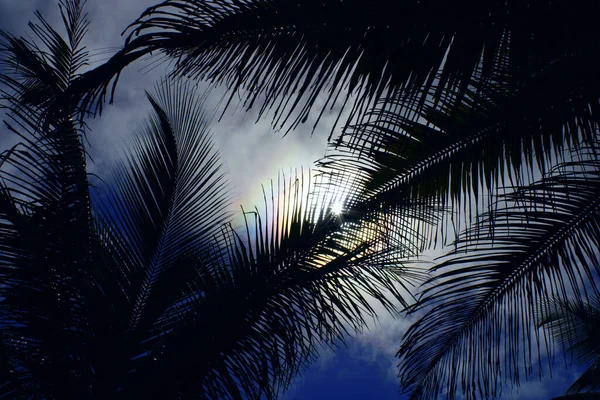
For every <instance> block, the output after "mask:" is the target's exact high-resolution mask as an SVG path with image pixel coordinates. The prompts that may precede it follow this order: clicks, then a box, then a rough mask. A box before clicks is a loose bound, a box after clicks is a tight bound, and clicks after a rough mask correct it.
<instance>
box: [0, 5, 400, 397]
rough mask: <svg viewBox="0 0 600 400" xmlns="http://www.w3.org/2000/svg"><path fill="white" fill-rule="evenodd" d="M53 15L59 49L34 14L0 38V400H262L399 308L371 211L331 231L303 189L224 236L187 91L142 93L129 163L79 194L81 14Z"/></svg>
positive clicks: (207, 145)
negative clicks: (147, 112)
mask: <svg viewBox="0 0 600 400" xmlns="http://www.w3.org/2000/svg"><path fill="white" fill-rule="evenodd" d="M60 5H61V11H62V16H63V20H64V22H65V28H66V32H67V39H66V40H64V39H63V38H62V37H61V35H60V34H59V33H58V32H57V31H55V30H54V29H53V28H52V27H51V26H50V25H49V24H48V23H47V22H46V21H45V20H44V19H43V17H42V16H41V15H38V19H39V22H38V23H37V24H32V25H31V27H32V29H33V32H34V34H35V36H36V37H37V39H38V40H39V43H41V44H39V45H38V44H37V43H36V42H35V41H32V40H26V39H23V38H16V37H13V36H11V35H9V34H4V35H3V42H2V54H3V55H4V58H3V59H2V60H3V62H4V65H3V67H4V70H3V73H2V74H1V75H0V82H1V84H2V85H3V92H2V93H3V100H4V104H5V105H6V107H7V109H8V111H9V114H8V116H9V121H8V122H7V123H6V127H7V129H8V131H10V132H12V133H14V134H15V135H16V137H17V138H18V140H19V143H18V144H16V145H15V146H13V147H12V148H10V149H9V150H7V151H5V152H4V153H3V154H2V169H1V171H0V173H1V176H2V180H1V181H0V184H1V187H0V201H1V204H2V206H1V207H0V213H1V218H0V224H1V228H2V230H1V235H0V243H1V246H2V251H1V252H0V260H1V262H0V277H1V285H0V299H1V301H0V310H1V311H0V312H1V315H2V317H1V319H0V321H1V322H0V352H1V354H2V360H3V361H2V366H1V367H0V396H1V397H7V398H48V399H52V398H55V399H62V398H73V397H76V398H120V397H121V398H161V399H162V398H245V397H247V398H260V397H266V398H274V397H276V396H277V394H278V393H279V392H280V391H281V390H283V389H285V387H286V386H287V385H288V384H289V382H290V380H291V378H292V377H293V376H294V374H295V373H296V372H298V371H299V370H300V369H302V368H303V367H305V366H306V365H307V363H309V362H310V361H311V360H312V359H314V357H316V355H317V354H318V352H319V350H320V349H321V348H322V347H323V346H334V345H335V344H336V343H338V342H339V340H344V339H345V338H346V337H347V336H348V335H349V334H351V333H353V332H356V331H359V330H360V329H362V328H363V327H364V326H365V323H366V322H365V321H366V319H367V318H373V317H375V311H374V308H373V303H372V300H371V299H373V298H374V299H375V300H376V301H378V302H380V303H381V304H382V305H383V306H384V307H385V308H386V309H387V310H389V311H390V312H392V313H397V312H398V307H399V304H400V305H402V304H404V305H406V304H407V303H406V301H405V300H404V298H403V294H402V293H401V291H400V290H399V288H398V287H397V282H398V281H403V280H406V279H409V278H411V276H412V275H411V274H410V270H409V269H408V268H407V267H405V266H404V265H403V264H402V263H401V262H399V260H402V259H404V258H405V256H406V254H407V252H409V251H411V248H410V247H409V246H407V245H406V243H405V241H403V240H401V239H400V238H399V237H398V236H396V235H394V236H393V237H386V236H385V235H386V233H387V232H386V231H385V230H382V229H380V228H379V227H378V226H377V225H376V224H374V223H373V222H372V221H371V220H370V219H369V217H367V216H361V218H360V219H359V218H355V217H353V216H352V215H350V214H349V215H348V216H347V217H346V219H345V222H344V224H342V223H341V221H340V217H338V216H336V215H334V214H332V213H331V212H330V211H329V205H328V204H326V203H322V202H317V201H316V200H311V199H312V198H311V197H309V194H308V191H304V190H305V189H303V187H304V186H303V184H302V182H298V181H296V182H294V181H291V182H290V183H282V184H281V185H280V186H279V187H278V188H277V189H276V190H275V189H272V190H271V193H270V195H271V199H272V201H271V202H270V204H269V202H268V201H267V196H266V195H265V211H263V212H262V213H259V212H258V211H257V212H255V213H246V214H245V218H246V219H247V222H246V233H245V234H241V233H238V232H237V231H236V230H234V229H233V228H231V226H230V225H228V224H227V221H228V213H227V205H228V195H227V185H226V182H225V178H224V176H223V174H222V173H221V172H220V162H219V157H218V153H217V152H216V151H215V149H214V148H213V146H212V144H211V140H210V135H209V134H208V132H207V130H206V128H205V125H204V123H203V119H202V112H201V105H200V104H199V102H198V101H197V97H196V96H194V94H193V91H192V89H191V86H187V85H186V84H181V83H168V82H167V83H164V84H163V85H161V86H160V87H159V88H158V89H157V90H156V91H155V92H156V93H155V94H149V95H148V99H149V101H150V104H151V106H152V110H153V112H152V114H151V116H150V118H149V119H148V122H147V123H146V125H145V126H144V127H143V128H142V130H141V132H140V134H139V135H138V137H137V139H136V140H135V142H134V144H133V146H132V148H131V150H130V151H129V152H128V155H127V157H126V159H125V160H124V161H122V163H121V164H120V165H119V166H118V167H117V168H116V170H115V171H114V172H113V173H112V175H110V180H108V183H106V184H102V183H98V185H96V186H98V187H94V186H91V185H90V177H89V176H88V173H87V169H86V162H87V161H86V146H85V143H86V142H85V135H87V134H89V132H88V130H87V127H86V126H85V124H83V123H80V122H79V118H78V116H80V115H81V113H82V112H84V111H85V110H83V111H82V110H80V109H77V108H76V107H75V106H74V105H73V104H70V103H62V100H64V99H65V98H66V97H65V96H64V95H65V93H68V92H69V91H70V90H71V88H72V87H73V85H75V84H76V82H78V81H79V79H81V74H80V73H79V72H78V71H79V70H80V69H81V68H82V67H83V66H84V65H85V64H86V62H87V59H86V55H87V53H86V50H85V48H84V47H82V45H81V43H82V38H83V36H84V35H85V32H86V29H87V20H86V15H85V13H84V12H83V7H82V2H80V1H78V0H69V1H66V0H65V1H63V2H61V3H60ZM52 107H54V109H53V111H52V112H48V109H49V108H52ZM278 191H283V194H282V195H281V196H278V195H279V193H278ZM249 216H253V218H250V217H249ZM248 218H250V219H248ZM382 238H385V239H386V242H387V245H386V246H380V245H376V243H379V241H380V240H382ZM390 296H391V297H390Z"/></svg>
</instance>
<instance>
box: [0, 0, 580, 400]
mask: <svg viewBox="0 0 600 400" xmlns="http://www.w3.org/2000/svg"><path fill="white" fill-rule="evenodd" d="M155 1H156V0H89V1H88V4H87V10H88V12H89V15H90V21H91V25H90V29H89V34H88V36H87V45H88V47H89V49H90V50H91V51H92V60H93V61H95V62H96V63H99V62H101V61H103V60H104V59H106V57H107V55H109V54H111V52H112V51H114V48H115V46H119V45H121V44H122V41H123V39H122V37H120V36H119V34H120V32H121V31H122V30H123V29H124V28H125V27H126V26H127V25H128V23H130V22H132V21H133V20H134V19H135V18H136V17H137V16H138V15H139V14H140V13H141V12H142V11H143V10H144V9H145V8H146V7H147V6H149V5H152V4H154V2H155ZM35 10H39V11H41V12H42V13H43V14H44V16H46V18H47V19H48V20H49V21H50V22H51V23H54V24H55V25H54V26H58V24H57V22H58V21H59V14H58V7H57V6H56V2H55V1H51V0H0V29H3V30H6V31H9V32H11V33H15V34H25V33H26V23H27V21H28V20H30V19H32V18H33V12H34V11H35ZM143 67H144V64H142V63H137V64H134V65H132V66H130V67H129V68H128V69H126V70H125V72H124V74H123V76H122V78H121V79H120V82H119V86H118V90H117V92H116V99H115V104H114V105H113V106H107V107H106V108H105V111H104V113H103V115H102V117H101V118H97V119H94V120H91V121H89V126H90V128H91V132H90V134H89V135H88V137H89V140H90V145H91V147H90V150H91V154H92V156H93V159H94V163H92V164H90V166H89V167H90V172H92V173H97V174H99V175H102V173H103V172H104V171H106V170H107V169H109V168H110V166H111V165H112V163H113V162H114V161H115V157H118V156H119V154H120V152H119V148H120V145H121V144H122V143H123V139H124V138H125V137H126V136H127V135H129V134H131V132H134V131H135V129H136V128H137V127H138V126H139V124H140V122H141V121H142V119H143V118H144V117H145V116H146V115H148V112H149V104H148V103H147V101H146V100H145V96H144V91H145V90H147V89H150V88H152V86H153V85H154V83H155V82H157V81H158V80H159V79H160V78H161V76H162V75H163V73H164V68H163V67H158V68H156V69H154V70H151V71H147V69H144V68H143ZM144 71H145V72H144ZM219 93H221V91H220V89H216V90H215V95H214V96H212V97H210V98H209V100H208V103H207V108H208V109H212V107H214V106H215V105H216V103H217V101H218V99H219V96H218V94H219ZM336 116H337V114H336V113H335V111H334V112H332V113H330V114H329V115H325V116H324V118H323V122H322V123H321V124H320V127H319V128H318V129H317V130H316V131H315V132H314V133H313V132H312V124H311V123H310V121H309V122H308V123H306V124H304V125H301V126H300V127H298V128H297V129H296V130H295V131H293V132H291V133H289V134H288V135H286V136H285V137H282V132H274V131H273V129H271V127H270V125H269V123H268V122H264V121H261V122H260V123H255V121H256V112H255V111H254V112H253V111H252V110H251V111H250V112H247V113H246V112H244V110H241V109H238V110H235V109H234V108H231V109H230V110H227V112H226V114H225V116H224V118H223V119H222V120H221V122H218V123H217V122H214V123H213V124H212V131H213V134H214V140H215V143H216V145H217V146H218V148H219V149H220V151H221V156H222V158H223V162H224V164H225V168H226V170H227V171H228V172H229V174H228V176H229V179H230V181H231V183H232V187H233V188H234V189H233V190H234V205H233V210H239V205H243V206H244V207H245V208H249V207H251V206H253V205H255V204H260V201H261V199H262V193H261V186H260V185H261V184H267V185H268V183H269V180H271V179H274V180H276V179H277V176H278V173H279V172H280V171H284V172H286V173H289V171H293V170H294V169H300V168H304V169H308V168H310V167H311V165H312V163H313V162H314V161H315V160H317V159H319V158H320V157H322V156H323V155H324V154H325V149H326V144H327V136H328V135H329V132H330V129H331V124H332V123H333V121H334V119H335V118H336ZM0 133H2V132H1V131H0ZM2 143H3V142H2V138H0V146H1V145H2ZM410 323H411V320H410V319H393V318H392V317H391V316H389V315H388V314H385V313H384V312H382V313H381V314H380V320H379V322H377V323H375V322H374V323H372V324H371V326H370V327H369V330H367V331H366V332H364V333H363V334H361V335H359V336H357V337H356V338H355V339H353V340H350V341H349V342H348V343H347V347H346V346H344V345H340V347H339V348H338V349H337V351H336V352H335V353H334V352H331V351H324V352H323V355H322V357H321V358H320V359H319V360H318V361H317V362H316V363H314V364H313V365H312V366H311V367H310V368H309V369H308V370H307V371H305V372H304V373H303V374H302V376H300V377H298V378H297V379H296V380H295V382H294V384H293V385H292V387H291V388H290V390H289V391H288V392H287V393H285V394H284V396H283V399H284V400H304V399H314V400H320V399H323V400H324V399H356V400H359V399H379V400H387V399H395V400H402V399H404V398H405V397H404V396H401V395H400V394H399V392H398V381H397V378H396V375H397V369H396V359H395V357H394V355H395V353H396V350H397V348H398V346H399V342H400V338H401V336H402V334H403V332H404V331H405V330H406V329H407V327H408V326H410ZM575 376H576V375H575V373H574V372H573V371H572V370H571V371H566V370H565V369H564V367H562V368H561V367H560V365H559V366H558V367H557V368H556V369H555V371H554V375H553V376H552V377H546V378H545V379H544V380H542V381H539V380H537V378H536V377H533V378H532V380H531V381H530V382H525V383H524V384H522V386H521V388H520V389H519V391H518V392H513V393H511V392H510V390H509V389H507V394H505V395H504V396H503V397H502V400H508V399H518V398H525V399H532V400H537V399H540V400H541V399H549V398H550V397H553V396H556V395H559V394H560V393H561V392H562V391H564V389H565V388H566V387H567V386H568V384H569V383H570V382H572V381H573V380H574V379H575Z"/></svg>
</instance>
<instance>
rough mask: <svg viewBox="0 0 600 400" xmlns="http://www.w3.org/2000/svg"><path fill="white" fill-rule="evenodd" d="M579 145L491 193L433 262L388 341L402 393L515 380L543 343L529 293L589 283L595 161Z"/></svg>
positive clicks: (496, 385)
mask: <svg viewBox="0 0 600 400" xmlns="http://www.w3.org/2000/svg"><path fill="white" fill-rule="evenodd" d="M581 154H582V155H583V156H582V157H583V158H581V159H573V160H572V161H570V162H566V163H564V164H562V165H561V166H559V167H557V168H556V169H555V170H553V171H552V173H550V174H549V175H548V176H546V177H545V178H543V179H542V180H540V181H538V182H535V183H534V184H532V185H530V186H527V187H522V188H519V189H518V190H516V191H515V192H513V193H508V194H507V195H504V196H501V197H500V198H499V200H498V204H497V205H496V209H495V210H494V209H493V210H491V211H489V212H488V213H486V214H484V216H483V217H482V219H481V220H480V222H479V223H478V224H477V225H476V226H474V227H472V228H470V229H468V230H466V231H465V232H463V233H462V234H461V236H459V239H458V241H457V242H456V244H455V249H454V250H453V251H451V252H450V253H449V254H448V255H447V256H445V257H444V258H443V259H442V262H441V263H440V264H439V265H437V266H436V267H434V269H433V271H432V272H434V273H435V275H434V277H433V278H431V279H430V281H429V282H428V286H426V287H425V289H424V290H423V297H422V298H421V300H420V301H419V303H418V306H417V307H415V310H417V309H427V310H428V311H427V312H426V314H425V315H424V316H423V317H422V318H421V319H420V320H419V321H418V322H417V323H416V324H414V325H413V326H412V327H411V328H410V329H409V331H408V332H407V333H406V335H405V336H404V338H403V340H402V346H401V348H400V350H399V351H398V355H399V357H400V358H401V364H400V378H401V381H402V386H403V388H404V390H406V391H410V392H411V396H412V398H415V399H421V398H423V399H425V398H427V399H429V398H435V397H436V396H437V395H438V394H439V393H445V394H446V395H447V396H449V397H452V396H454V395H455V394H456V392H457V391H461V392H463V393H464V395H465V396H466V397H467V398H479V397H483V398H492V397H494V396H497V395H498V394H499V393H500V391H501V386H502V383H504V382H505V381H509V382H511V383H513V384H516V385H518V384H519V381H520V379H522V378H523V376H527V375H528V374H530V373H531V371H532V369H533V367H534V366H535V365H536V363H537V362H538V361H537V360H539V356H540V354H542V353H543V348H544V346H545V345H544V343H546V351H549V350H550V349H549V348H548V346H547V340H546V339H545V336H544V334H543V332H542V333H540V332H538V331H537V330H536V326H535V325H534V324H533V320H534V318H535V316H536V307H537V303H538V302H539V301H540V300H541V299H542V298H545V296H553V295H556V296H561V297H566V296H567V293H574V294H575V295H576V296H580V297H585V296H586V293H587V291H589V288H590V285H592V286H593V287H595V286H594V285H595V284H594V282H595V281H594V276H595V275H594V274H595V273H596V272H597V271H596V267H597V265H599V264H598V261H599V260H598V254H600V252H599V251H598V247H599V245H600V243H599V242H598V234H597V232H598V230H599V229H600V226H599V225H598V224H599V223H600V220H599V216H600V212H599V210H600V203H599V201H598V199H599V198H600V196H599V190H600V174H599V171H600V164H599V162H598V156H597V149H596V148H595V147H592V148H589V147H588V148H587V150H586V151H582V153H581ZM586 287H587V289H586ZM539 368H540V369H541V365H539Z"/></svg>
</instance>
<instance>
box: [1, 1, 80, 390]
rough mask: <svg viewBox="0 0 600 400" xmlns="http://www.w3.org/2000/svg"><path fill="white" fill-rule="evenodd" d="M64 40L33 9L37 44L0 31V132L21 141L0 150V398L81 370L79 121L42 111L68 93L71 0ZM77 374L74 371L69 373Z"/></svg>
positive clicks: (72, 377)
mask: <svg viewBox="0 0 600 400" xmlns="http://www.w3.org/2000/svg"><path fill="white" fill-rule="evenodd" d="M61 5H62V7H63V9H62V11H63V14H62V15H63V18H64V23H65V27H66V29H67V31H68V33H69V39H70V40H69V41H67V42H65V41H63V40H62V38H61V37H60V35H59V34H58V33H57V32H56V31H54V30H53V29H52V28H51V27H50V26H49V25H48V24H47V23H46V21H45V20H44V19H43V18H42V17H41V15H38V18H39V20H40V24H39V25H38V24H32V25H31V29H32V30H33V32H34V34H35V36H36V37H37V39H38V40H40V42H41V43H42V44H43V46H44V48H43V49H40V48H39V47H37V46H36V45H35V44H34V43H33V42H29V41H26V40H22V39H16V38H14V37H11V36H10V35H7V34H3V38H2V40H3V41H2V44H1V50H0V54H1V56H2V70H1V74H0V84H1V85H2V87H1V89H0V90H1V93H2V98H3V107H5V108H7V111H8V118H9V121H8V122H6V129H5V132H10V133H13V134H14V135H15V137H16V140H15V141H19V142H20V143H19V144H17V145H15V146H14V147H12V148H10V149H9V150H7V151H5V152H4V153H3V154H2V165H1V171H0V179H1V180H0V193H1V194H0V197H1V200H0V201H1V204H2V205H1V206H0V224H1V225H2V228H1V235H0V242H1V244H0V248H1V250H0V280H1V284H0V298H2V301H1V303H0V313H1V315H2V317H1V319H2V322H1V333H0V337H1V339H0V340H2V344H1V347H2V355H3V357H2V363H3V366H2V372H3V373H2V376H1V377H0V382H1V383H0V385H1V386H2V388H3V393H2V395H4V396H8V397H11V398H21V397H22V396H24V395H25V393H27V394H28V395H29V396H43V394H47V393H52V394H53V395H54V396H56V397H64V396H68V395H69V394H68V393H71V390H73V391H77V390H79V389H80V388H81V386H80V385H81V381H82V380H81V379H79V378H81V377H82V376H84V375H87V370H85V369H84V368H82V363H81V361H82V360H81V359H80V358H74V357H71V354H72V352H73V351H74V350H75V349H76V350H77V351H80V352H81V350H82V347H83V346H82V341H81V340H79V339H78V335H79V334H80V333H81V332H80V331H79V328H80V327H83V326H85V325H86V323H87V322H86V321H87V315H86V310H85V307H84V306H83V304H82V303H81V296H82V291H83V289H84V288H85V287H86V286H88V285H89V280H88V277H87V275H86V271H85V267H86V265H87V264H88V263H89V261H90V243H89V239H90V235H91V215H90V202H89V194H88V180H87V175H86V166H85V154H84V150H83V146H82V143H81V140H82V137H81V136H82V127H81V126H79V125H78V124H77V123H74V122H73V121H72V117H73V115H75V114H76V110H74V109H66V108H65V109H62V110H61V112H60V113H55V114H54V115H53V118H52V119H51V120H48V121H46V122H47V123H48V124H47V126H46V129H42V126H41V125H42V124H40V122H41V119H40V118H41V117H40V116H41V114H42V113H43V112H44V110H45V107H46V106H47V105H48V104H50V103H52V101H54V99H55V98H56V96H58V94H60V93H62V92H64V91H65V90H67V89H68V86H69V83H70V81H72V80H73V79H74V78H75V77H76V76H77V73H78V72H77V70H78V68H80V67H81V66H82V65H83V63H85V49H83V48H82V47H81V43H80V42H81V36H82V35H83V34H84V32H85V27H86V25H87V22H86V20H85V15H83V13H82V11H81V4H80V2H78V1H65V2H62V3H61ZM74 370H77V371H79V372H78V374H79V376H77V373H73V372H72V371H74Z"/></svg>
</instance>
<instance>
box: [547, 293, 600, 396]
mask: <svg viewBox="0 0 600 400" xmlns="http://www.w3.org/2000/svg"><path fill="white" fill-rule="evenodd" d="M544 303H545V304H544V307H543V308H542V312H541V316H540V323H539V324H540V326H541V327H543V328H544V329H546V330H548V331H549V332H550V333H551V334H552V336H553V337H554V339H555V340H556V341H557V342H558V343H560V344H561V345H562V347H563V348H564V349H565V351H566V352H567V353H568V354H569V355H570V356H571V357H572V358H573V360H575V361H576V362H577V363H579V364H581V365H583V366H586V367H588V368H587V369H586V370H585V372H584V373H583V374H582V375H581V376H580V377H579V378H578V379H577V380H576V381H575V382H574V383H573V384H572V385H571V386H570V387H569V389H568V390H567V394H577V393H582V392H594V391H598V390H599V389H600V337H599V335H598V333H599V332H600V298H599V297H598V293H594V294H592V295H591V296H590V297H588V298H587V299H581V298H579V299H573V300H566V299H561V298H557V297H555V298H552V299H550V300H549V301H547V302H544Z"/></svg>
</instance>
